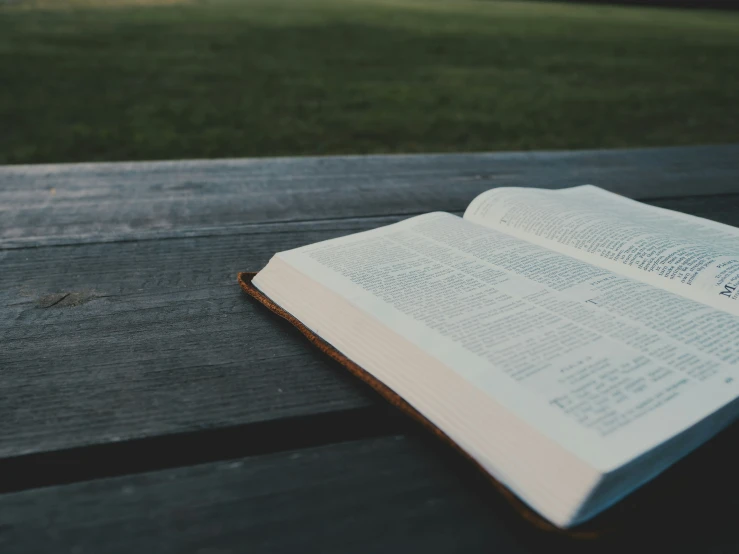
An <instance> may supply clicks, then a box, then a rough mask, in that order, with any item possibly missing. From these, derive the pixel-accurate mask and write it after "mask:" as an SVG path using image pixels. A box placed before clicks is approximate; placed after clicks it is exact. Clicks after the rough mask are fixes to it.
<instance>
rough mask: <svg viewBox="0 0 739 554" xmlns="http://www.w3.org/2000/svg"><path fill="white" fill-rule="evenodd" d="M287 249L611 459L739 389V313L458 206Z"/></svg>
mask: <svg viewBox="0 0 739 554" xmlns="http://www.w3.org/2000/svg"><path fill="white" fill-rule="evenodd" d="M277 256H278V257H279V258H280V259H282V260H283V261H285V262H287V263H289V264H290V265H291V266H293V267H294V268H295V269H297V270H298V271H300V272H301V273H303V274H305V275H307V276H309V277H310V278H312V279H314V280H316V281H318V282H320V283H322V284H323V285H325V286H327V287H329V288H330V289H331V290H333V291H335V292H336V293H337V294H340V295H342V296H343V297H344V298H345V299H347V300H349V301H350V302H351V303H353V304H354V305H355V306H357V307H359V308H360V309H362V310H363V311H365V312H366V313H368V314H370V315H371V316H373V317H375V318H376V319H377V320H379V321H380V322H381V323H382V324H384V325H386V326H387V327H389V328H390V329H392V330H393V331H394V332H396V333H398V334H399V335H400V336H402V337H404V338H406V339H408V340H409V341H410V342H412V343H414V344H416V345H417V346H418V347H420V348H421V349H423V350H424V351H425V352H427V353H429V354H430V355H432V356H434V357H436V358H437V359H439V360H440V361H441V362H443V363H444V364H445V365H447V366H448V367H449V368H450V369H452V370H453V371H454V372H456V373H457V374H459V375H460V376H462V377H463V378H465V379H466V380H468V381H469V382H470V383H472V384H473V385H474V386H476V387H478V388H480V389H481V390H483V391H484V392H485V393H487V394H488V395H489V396H491V397H492V398H494V399H495V400H496V401H498V402H499V403H501V404H503V405H504V406H505V407H506V408H507V409H508V410H510V411H511V412H513V413H514V414H516V415H517V416H518V417H520V418H521V419H523V420H524V421H526V422H528V423H529V424H530V425H532V426H534V427H535V428H537V429H539V430H540V431H541V432H543V433H544V434H546V435H547V436H549V437H550V438H552V439H553V440H555V441H557V442H558V443H560V444H561V445H563V446H564V447H565V448H568V449H569V450H570V451H571V452H573V453H574V454H575V455H577V456H578V457H580V458H581V459H583V460H585V461H586V462H588V463H589V464H590V465H592V466H593V467H595V468H599V469H601V470H608V469H612V468H614V467H618V466H619V465H621V464H622V463H624V462H625V461H628V460H630V459H632V458H633V457H635V456H637V455H639V454H641V453H643V452H645V451H646V450H648V449H650V448H652V447H653V446H655V445H656V444H659V443H660V442H662V441H664V440H665V439H666V438H668V437H670V436H672V435H674V434H675V433H677V432H679V431H682V430H684V429H686V428H687V427H689V426H691V425H692V424H694V423H696V422H697V421H699V420H701V419H702V418H704V417H705V416H706V415H708V414H710V413H712V412H713V411H715V410H716V409H718V408H719V407H721V406H723V405H725V404H727V403H729V402H731V401H732V400H734V399H735V398H736V397H737V392H738V391H739V387H738V385H739V373H738V372H737V362H739V344H737V343H736V341H734V340H733V337H734V336H736V334H737V333H739V318H738V317H735V316H733V315H730V314H728V313H725V312H721V311H718V310H714V309H712V308H710V307H708V306H706V305H704V304H700V303H697V302H692V301H690V300H687V299H685V298H683V297H681V296H678V295H675V294H672V293H669V292H667V291H664V290H660V289H657V288H655V287H653V286H651V285H648V284H646V283H643V282H640V281H636V280H633V279H629V278H626V277H623V276H621V275H618V274H616V273H613V272H611V271H608V270H606V269H604V268H601V267H598V266H595V265H591V264H587V263H584V262H582V261H580V260H577V259H574V258H571V257H568V256H564V255H562V254H559V253H557V252H553V251H551V250H548V249H545V248H542V247H540V246H537V245H534V244H531V243H529V242H526V241H523V240H521V239H518V238H516V237H512V236H510V235H508V234H505V233H502V232H499V231H496V230H494V229H490V228H488V227H484V226H481V225H477V224H473V223H469V222H466V221H464V220H462V219H460V218H458V217H456V216H452V215H450V214H444V213H434V214H427V215H424V216H419V217H415V218H412V219H409V220H406V221H404V222H401V223H398V224H395V225H390V226H388V227H384V228H380V229H376V230H373V231H368V232H365V233H359V234H356V235H351V236H348V237H343V238H340V239H334V240H330V241H325V242H321V243H317V244H313V245H309V246H306V247H303V248H298V249H296V250H291V251H288V252H282V253H280V254H278V255H277ZM255 284H256V285H257V286H259V281H258V277H257V279H255ZM593 298H598V299H599V301H598V302H597V303H594V302H591V301H590V300H592V299H593Z"/></svg>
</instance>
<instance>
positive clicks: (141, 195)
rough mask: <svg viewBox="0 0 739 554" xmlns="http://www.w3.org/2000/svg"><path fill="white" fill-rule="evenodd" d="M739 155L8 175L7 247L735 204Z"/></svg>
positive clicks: (534, 156)
mask: <svg viewBox="0 0 739 554" xmlns="http://www.w3.org/2000/svg"><path fill="white" fill-rule="evenodd" d="M738 175H739V145H724V146H712V147H679V148H656V149H640V150H604V151H579V152H536V153H498V154H444V155H415V156H366V157H362V156H345V157H329V158H281V159H248V160H203V161H181V162H138V163H108V164H105V163H103V164H66V165H39V166H5V167H0V247H4V248H9V247H17V246H27V245H36V244H60V243H61V244H68V243H74V242H80V241H82V242H84V241H90V240H95V241H100V240H122V239H128V240H133V239H137V238H147V237H148V238H152V237H170V236H183V234H189V235H190V236H202V235H208V234H214V233H217V234H221V233H224V232H230V231H232V230H243V229H244V228H248V227H249V226H251V225H253V224H259V223H265V222H272V223H275V222H293V221H313V220H317V219H341V218H347V217H349V218H353V217H365V216H382V215H408V214H415V213H424V212H430V211H436V210H442V211H462V210H464V208H465V207H466V206H467V204H468V203H469V202H470V200H472V199H473V198H474V197H475V196H476V195H477V194H479V193H481V192H483V191H485V190H487V189H490V188H492V187H496V186H535V187H546V188H559V187H563V186H572V185H577V184H585V183H592V184H596V185H598V186H601V187H603V188H606V189H608V190H612V191H614V192H618V193H620V194H624V195H626V196H629V197H632V198H637V199H652V198H671V197H683V196H697V195H714V194H726V193H734V192H737V190H736V186H737V185H736V183H737V176H738Z"/></svg>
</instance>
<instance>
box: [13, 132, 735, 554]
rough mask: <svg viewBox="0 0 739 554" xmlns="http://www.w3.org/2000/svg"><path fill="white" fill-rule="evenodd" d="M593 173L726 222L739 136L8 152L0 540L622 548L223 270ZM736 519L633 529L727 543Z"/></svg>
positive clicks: (85, 544)
mask: <svg viewBox="0 0 739 554" xmlns="http://www.w3.org/2000/svg"><path fill="white" fill-rule="evenodd" d="M585 183H592V184H596V185H598V186H600V187H602V188H605V189H608V190H611V191H613V192H617V193H620V194H623V195H625V196H628V197H631V198H635V199H637V200H641V201H643V202H646V203H649V204H653V205H656V206H662V207H665V208H669V209H674V210H679V211H683V212H686V213H690V214H694V215H698V216H701V217H706V218H709V219H713V220H716V221H720V222H722V223H727V224H730V225H735V226H739V145H722V146H701V147H679V148H662V149H636V150H611V151H578V152H535V153H500V154H449V155H414V156H348V157H328V158H278V159H245V160H207V161H206V160H203V161H172V162H142V163H138V162H137V163H100V164H64V165H37V166H4V167H0V552H3V553H11V552H24V553H25V552H36V551H39V552H55V553H59V552H75V553H86V552H94V553H97V552H131V551H136V550H137V549H138V550H140V551H142V552H197V553H203V554H204V553H222V552H240V551H249V552H294V551H303V550H306V549H307V550H308V551H320V552H337V553H345V552H364V551H367V552H378V551H381V552H396V551H397V552H425V553H431V552H450V551H460V552H482V551H485V552H495V551H500V552H548V551H549V550H550V549H551V548H552V546H553V545H554V544H555V543H557V544H559V545H560V546H564V547H566V548H568V549H569V550H571V551H587V552H600V551H603V549H605V548H611V547H613V548H614V549H616V550H618V549H620V548H622V547H623V544H621V545H619V544H617V543H616V542H613V541H612V540H610V539H609V540H600V541H587V542H572V541H570V540H569V539H563V538H561V537H558V536H555V535H551V534H546V533H542V532H539V531H536V530H534V528H532V527H531V526H530V525H528V524H527V523H526V522H524V521H522V520H521V519H520V518H519V517H518V516H517V515H516V514H515V513H513V512H512V510H511V509H510V508H509V506H508V505H507V504H506V503H505V502H504V501H502V500H501V499H500V498H499V497H498V496H497V494H496V493H494V492H493V491H492V490H490V489H489V488H487V487H485V486H484V483H483V482H482V481H481V480H480V479H478V478H476V477H475V476H474V475H472V473H473V472H472V471H471V470H470V467H469V466H468V465H467V464H466V463H465V462H464V461H462V460H461V459H460V458H459V457H458V456H457V455H455V454H452V453H451V452H450V451H449V450H448V449H446V448H444V447H443V446H442V445H440V444H437V442H436V441H435V440H432V439H431V438H429V437H428V436H427V435H426V434H425V433H424V432H423V431H421V430H420V429H419V428H418V427H417V426H415V425H413V424H412V423H410V422H408V421H407V420H406V418H405V417H403V416H402V415H399V414H397V413H396V412H395V410H393V409H392V408H390V407H389V406H387V405H386V404H385V403H384V402H383V401H382V400H381V399H380V398H379V397H378V396H376V395H375V394H374V393H373V392H372V391H370V390H369V389H368V388H367V387H365V386H364V385H362V384H361V383H359V382H358V381H357V380H355V379H353V378H352V377H351V376H350V375H348V374H347V373H346V372H345V371H343V370H342V369H341V368H340V367H338V366H337V365H336V364H335V363H333V362H331V361H330V360H329V359H328V358H326V357H324V356H323V355H321V354H320V352H318V351H317V350H316V349H314V348H313V347H311V346H310V345H309V343H308V342H307V341H306V340H304V339H303V338H302V336H301V335H300V334H299V333H298V332H297V331H295V330H294V329H293V328H292V327H291V326H290V325H289V324H287V323H286V322H284V321H282V320H280V319H279V318H277V317H275V316H273V315H272V314H270V313H268V312H267V310H265V309H264V308H262V307H260V306H258V305H257V304H256V303H255V302H253V301H251V300H250V299H248V298H247V297H246V296H245V295H244V294H243V293H242V292H241V290H240V289H239V287H238V285H237V284H236V274H237V273H238V272H239V271H244V270H252V271H255V270H258V269H260V268H262V267H263V266H264V265H265V264H266V263H267V261H268V260H269V258H270V257H271V255H272V254H273V253H275V252H277V251H280V250H285V249H289V248H294V247H297V246H301V245H304V244H308V243H311V242H315V241H319V240H324V239H329V238H333V237H337V236H341V235H345V234H349V233H354V232H357V231H362V230H366V229H371V228H374V227H377V226H380V225H386V224H388V223H392V222H395V221H399V220H401V219H403V218H406V217H409V216H412V215H416V214H420V213H424V212H429V211H434V210H440V211H448V212H453V213H458V214H459V213H461V212H462V211H463V210H464V208H465V207H466V205H467V204H468V203H469V202H470V200H472V198H474V196H476V195H477V194H479V193H481V192H483V191H485V190H487V189H489V188H492V187H497V186H534V187H544V188H560V187H564V186H571V185H578V184H585ZM732 486H736V482H734V483H733V484H732ZM730 492H731V494H732V495H733V496H736V495H737V494H736V493H737V492H739V491H738V490H736V489H734V490H731V491H730ZM730 515H731V516H732V517H733V519H734V520H736V518H737V517H739V503H737V502H735V503H734V504H733V513H732V514H730ZM734 527H735V526H733V525H728V524H726V522H716V524H715V525H712V526H709V527H708V528H705V527H701V528H696V529H693V528H682V529H674V530H673V532H672V533H665V532H664V530H662V531H659V532H656V531H655V533H654V534H653V536H647V537H643V538H642V542H640V543H639V544H635V543H633V542H631V543H630V548H631V549H632V550H633V549H634V548H636V549H638V547H639V546H640V545H641V546H644V545H647V544H650V545H661V546H664V545H668V544H669V545H671V548H676V547H678V546H679V547H683V548H688V549H692V550H694V551H700V552H737V551H739V537H738V536H737V534H736V532H735V529H734ZM668 535H669V536H668ZM609 541H610V542H609ZM560 543H561V544H560Z"/></svg>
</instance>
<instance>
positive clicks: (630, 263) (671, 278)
mask: <svg viewBox="0 0 739 554" xmlns="http://www.w3.org/2000/svg"><path fill="white" fill-rule="evenodd" d="M464 217H465V219H467V220H469V221H473V222H475V223H479V224H482V225H488V226H491V227H494V228H496V229H499V230H502V231H504V232H506V233H509V234H511V235H513V236H517V237H520V238H523V239H526V240H528V241H531V242H533V243H535V244H539V245H541V246H544V247H546V248H549V249H551V250H555V251H557V252H560V253H563V254H567V255H569V256H573V257H575V258H578V259H581V260H583V261H586V262H589V263H592V264H596V265H598V266H600V267H603V268H606V269H610V270H611V271H614V272H617V273H619V274H621V275H625V276H627V277H631V278H634V279H638V280H640V281H643V282H646V283H649V284H652V285H655V286H657V287H660V288H663V289H665V290H668V291H671V292H675V293H677V294H680V295H682V296H685V297H687V298H690V299H692V300H697V301H699V302H703V303H705V304H708V305H710V306H713V307H715V308H719V309H721V310H726V311H728V312H730V313H733V314H739V301H738V300H739V290H737V286H738V285H739V230H738V229H735V228H734V227H730V226H728V225H722V224H720V223H715V222H713V221H708V220H705V219H702V218H698V217H694V216H690V215H686V214H682V213H678V212H673V211H670V210H665V209H661V208H656V207H653V206H648V205H645V204H642V203H640V202H635V201H633V200H629V199H627V198H624V197H622V196H619V195H617V194H613V193H610V192H606V191H604V190H602V189H599V188H597V187H593V186H590V185H586V186H581V187H573V188H570V189H563V190H542V189H525V188H500V189H493V190H490V191H487V192H485V193H483V194H481V195H480V196H478V197H477V198H475V199H474V200H473V201H472V203H470V205H469V207H468V208H467V211H466V212H465V214H464ZM594 301H597V300H594Z"/></svg>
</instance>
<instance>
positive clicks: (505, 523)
mask: <svg viewBox="0 0 739 554" xmlns="http://www.w3.org/2000/svg"><path fill="white" fill-rule="evenodd" d="M732 440H736V433H735V432H734V436H733V437H731V436H724V441H723V444H724V448H726V445H727V444H728V443H730V442H731V441H732ZM714 442H715V441H714ZM728 446H730V444H729V445H728ZM711 449H713V451H714V452H712V453H711V455H712V456H714V457H713V458H710V459H709V461H713V460H715V461H716V464H715V465H712V466H711V469H712V471H708V467H706V466H703V467H699V463H703V464H706V462H705V461H704V462H700V459H696V458H693V459H692V460H691V459H688V460H685V462H687V465H686V466H684V467H683V468H682V469H681V468H680V467H676V468H674V470H678V471H677V472H674V471H673V472H672V474H670V473H668V474H667V475H665V476H663V477H662V478H664V479H665V480H663V481H662V482H659V481H657V482H654V483H652V484H650V485H648V487H653V488H656V490H652V491H648V490H646V489H643V491H644V494H642V497H641V500H639V499H637V498H632V499H627V500H626V501H625V502H627V503H629V505H628V510H629V511H630V513H634V514H635V516H634V521H633V525H629V526H627V527H625V528H624V532H623V533H620V534H618V535H616V536H611V537H610V538H607V539H597V540H593V541H585V542H583V541H573V540H570V539H564V538H561V537H558V536H557V535H552V534H549V533H542V532H540V531H538V530H537V529H536V528H534V527H532V526H531V525H530V524H529V523H527V522H526V521H525V520H524V519H523V518H521V517H520V516H519V515H518V514H516V513H515V512H514V511H513V510H512V508H511V507H510V505H508V504H507V503H506V501H504V500H503V499H502V498H501V497H500V496H498V495H497V494H495V493H493V492H492V490H491V489H490V487H489V486H488V485H487V483H486V482H485V481H484V480H483V479H482V478H481V477H480V476H479V475H477V473H476V472H474V471H472V470H471V468H470V466H469V465H468V464H466V463H465V462H464V461H462V460H461V459H460V458H459V457H458V456H456V455H454V454H453V453H451V452H450V451H449V449H446V448H444V447H443V445H441V444H440V443H437V441H435V440H432V439H431V438H430V437H426V436H418V435H416V434H415V433H412V434H411V435H410V436H408V435H404V436H388V437H383V438H374V439H367V440H362V441H353V442H347V443H343V444H334V445H328V446H324V447H319V448H307V449H303V450H300V451H286V452H279V453H274V454H270V455H264V456H255V457H249V458H241V459H234V460H230V461H224V462H218V463H210V464H202V465H198V466H192V467H182V468H175V469H170V470H163V471H158V472H149V473H143V474H138V475H129V476H122V477H117V478H108V479H101V480H97V481H88V482H83V483H75V484H71V485H66V486H55V487H49V488H43V489H34V490H28V491H23V492H19V493H14V494H7V495H2V496H0V551H2V552H3V553H4V554H11V553H16V552H18V553H21V552H22V553H24V554H25V553H29V554H30V553H35V552H54V553H59V554H62V553H66V552H70V553H71V552H74V553H75V554H85V553H88V552H89V553H95V554H96V553H98V552H106V553H110V554H114V553H118V552H121V553H124V552H126V553H127V552H136V551H141V552H159V553H166V552H193V553H204V552H219V553H221V552H222V553H226V552H270V553H276V552H305V551H310V552H327V553H330V552H337V553H341V554H344V553H346V552H353V553H354V552H424V553H427V554H432V553H437V552H438V553H447V552H465V553H467V552H506V553H524V552H527V553H533V552H540V553H550V552H552V551H554V552H583V553H584V552H587V553H595V552H598V553H601V552H682V551H684V552H701V553H724V554H728V553H729V552H736V551H737V549H739V538H738V537H737V535H736V533H735V529H734V526H733V525H732V524H733V523H734V522H735V517H736V513H737V510H739V504H738V502H739V501H738V500H737V499H736V498H735V497H734V496H733V495H731V494H727V493H726V492H725V491H726V490H734V489H733V488H732V487H734V488H735V487H736V485H737V477H736V475H735V474H734V476H733V477H732V473H733V472H732V471H731V469H732V465H731V460H730V458H729V457H728V456H724V457H721V452H722V450H721V449H720V448H719V449H717V448H715V445H708V447H707V450H711ZM704 453H705V452H704ZM704 460H705V458H704ZM696 462H698V463H696ZM671 471H672V470H671ZM681 472H683V473H681ZM686 475H688V476H692V477H691V479H689V480H687V481H686V480H685V476H686ZM726 476H728V479H729V480H730V482H726V481H722V480H721V479H724V478H727V477H726ZM721 485H723V487H724V488H721ZM637 494H638V493H637ZM655 500H656V503H654V502H655ZM707 501H708V502H707ZM655 507H656V508H655ZM651 508H655V509H654V510H651ZM634 510H641V512H632V511H634ZM637 516H639V517H637ZM641 516H643V517H641Z"/></svg>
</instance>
